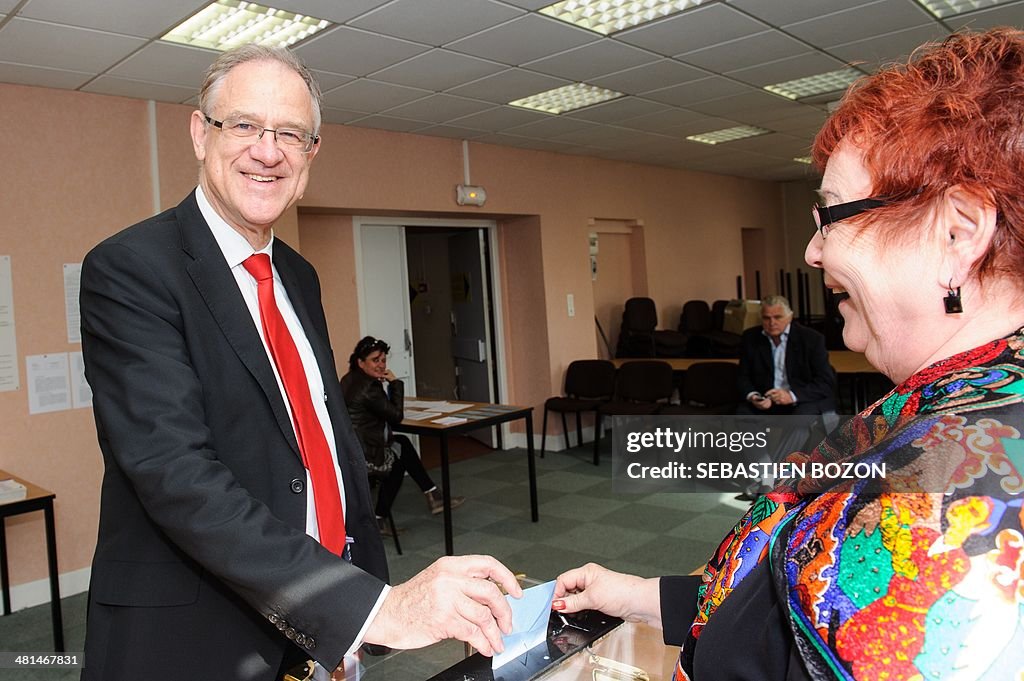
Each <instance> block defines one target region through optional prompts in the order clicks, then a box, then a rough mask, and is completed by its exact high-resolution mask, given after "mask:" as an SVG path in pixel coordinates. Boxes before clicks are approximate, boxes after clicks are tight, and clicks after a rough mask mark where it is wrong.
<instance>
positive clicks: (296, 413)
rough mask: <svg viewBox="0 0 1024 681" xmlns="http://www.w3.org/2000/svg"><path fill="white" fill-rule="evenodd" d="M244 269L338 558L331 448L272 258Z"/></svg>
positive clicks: (324, 538)
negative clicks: (277, 294) (280, 305)
mask: <svg viewBox="0 0 1024 681" xmlns="http://www.w3.org/2000/svg"><path fill="white" fill-rule="evenodd" d="M242 266H243V267H245V269H246V270H247V271H248V272H249V274H251V275H252V276H253V277H255V278H256V281H257V282H258V287H257V294H258V296H259V301H260V320H261V321H262V322H263V335H264V336H265V337H266V339H267V343H268V344H269V345H270V354H271V355H272V356H273V357H274V364H276V365H277V373H278V374H280V376H281V382H282V383H284V391H285V393H286V394H287V395H288V403H289V404H290V405H291V408H292V421H293V423H294V424H295V437H296V440H298V443H299V452H301V453H302V463H303V464H304V465H305V466H306V470H308V471H309V475H310V479H311V480H312V483H313V502H314V504H315V505H316V524H317V527H318V528H319V529H320V543H321V544H323V546H324V547H325V548H326V549H327V550H328V551H330V552H331V553H335V554H337V555H339V556H340V555H341V554H342V552H343V551H344V550H345V515H344V511H343V510H342V508H341V494H340V493H339V492H338V477H337V475H335V472H334V464H333V463H332V462H331V448H330V447H329V446H328V445H327V438H326V437H325V436H324V429H323V428H322V427H321V426H320V420H319V419H318V418H317V416H316V411H314V409H313V400H312V399H311V398H310V395H309V381H307V380H306V372H305V370H304V369H303V367H302V360H301V359H300V358H299V351H298V350H297V349H296V348H295V341H293V340H292V336H291V334H290V333H288V327H287V326H285V323H284V318H283V317H282V316H281V312H280V310H278V309H277V301H276V300H275V299H274V273H273V270H271V268H270V256H269V255H267V254H266V253H256V254H255V255H251V256H249V257H248V258H246V260H245V262H243V263H242Z"/></svg>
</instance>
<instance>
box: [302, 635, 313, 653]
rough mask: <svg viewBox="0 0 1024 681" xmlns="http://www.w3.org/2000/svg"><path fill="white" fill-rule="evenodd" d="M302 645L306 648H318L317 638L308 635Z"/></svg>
mask: <svg viewBox="0 0 1024 681" xmlns="http://www.w3.org/2000/svg"><path fill="white" fill-rule="evenodd" d="M302 645H303V646H305V648H306V650H313V648H316V639H314V638H313V637H312V636H307V637H306V642H305V643H303V644H302Z"/></svg>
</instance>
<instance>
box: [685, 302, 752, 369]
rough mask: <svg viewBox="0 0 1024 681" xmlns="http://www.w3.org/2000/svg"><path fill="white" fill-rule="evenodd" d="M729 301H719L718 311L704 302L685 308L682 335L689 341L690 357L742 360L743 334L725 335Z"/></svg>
mask: <svg viewBox="0 0 1024 681" xmlns="http://www.w3.org/2000/svg"><path fill="white" fill-rule="evenodd" d="M726 305H728V302H727V301H725V300H718V301H715V309H714V311H713V310H712V308H711V307H710V306H708V304H707V303H706V302H705V301H703V300H691V301H688V302H687V303H686V304H685V305H683V311H682V313H680V315H679V333H681V334H683V335H685V336H686V337H687V345H686V356H687V357H739V354H740V336H739V334H735V333H729V332H728V331H724V330H723V329H722V326H723V324H724V321H725V307H726Z"/></svg>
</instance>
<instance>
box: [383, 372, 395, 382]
mask: <svg viewBox="0 0 1024 681" xmlns="http://www.w3.org/2000/svg"><path fill="white" fill-rule="evenodd" d="M396 378H397V376H395V372H393V371H392V370H391V369H385V370H384V375H383V376H381V377H380V380H382V381H385V382H387V383H390V382H391V381H394V380H395V379H396Z"/></svg>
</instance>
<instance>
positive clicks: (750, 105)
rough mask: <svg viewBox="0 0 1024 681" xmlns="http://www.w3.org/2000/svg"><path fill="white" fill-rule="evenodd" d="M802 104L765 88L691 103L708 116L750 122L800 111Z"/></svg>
mask: <svg viewBox="0 0 1024 681" xmlns="http://www.w3.org/2000/svg"><path fill="white" fill-rule="evenodd" d="M801 106H802V105H801V104H798V103H797V102H794V101H792V100H789V99H786V98H785V97H779V96H777V95H773V94H771V93H770V92H764V91H763V90H750V91H749V92H745V93H743V94H739V95H734V96H732V97H723V98H721V99H716V100H713V101H710V102H698V103H696V104H691V105H690V108H691V109H693V110H694V111H696V112H698V113H702V114H706V115H708V116H720V117H722V118H730V119H732V120H737V121H742V122H748V121H751V120H753V119H754V118H757V120H766V119H771V118H782V117H784V116H786V115H789V114H795V113H798V112H799V111H800V107H801Z"/></svg>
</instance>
